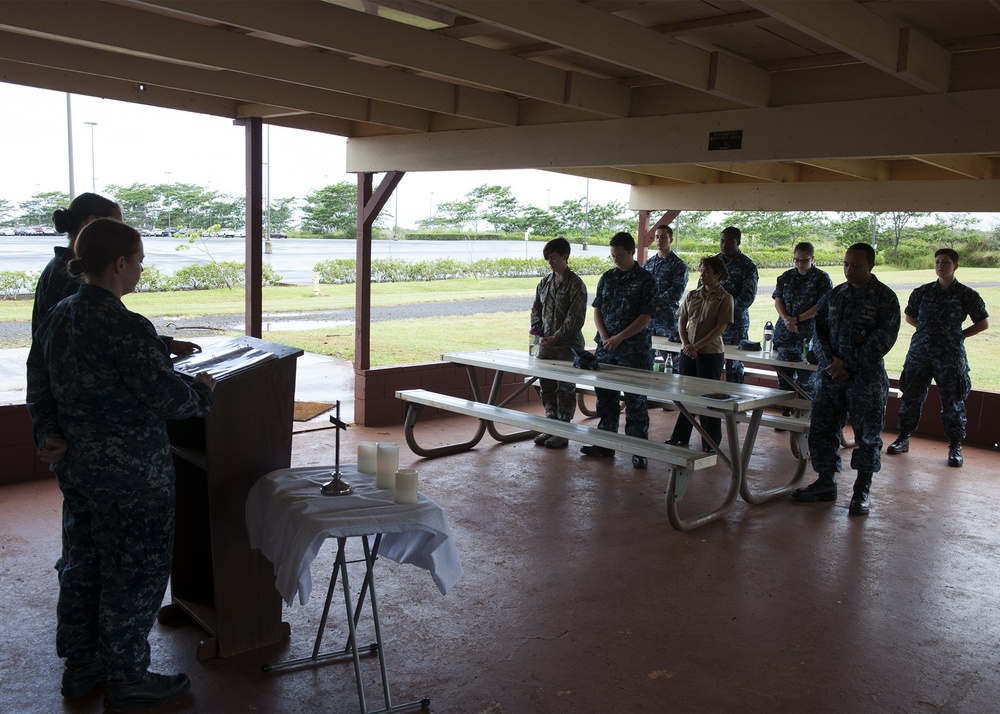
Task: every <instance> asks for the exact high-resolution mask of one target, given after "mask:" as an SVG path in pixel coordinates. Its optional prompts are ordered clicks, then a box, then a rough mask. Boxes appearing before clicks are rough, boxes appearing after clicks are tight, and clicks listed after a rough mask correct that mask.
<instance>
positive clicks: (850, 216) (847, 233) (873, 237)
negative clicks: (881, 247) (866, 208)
mask: <svg viewBox="0 0 1000 714" xmlns="http://www.w3.org/2000/svg"><path fill="white" fill-rule="evenodd" d="M837 215H838V216H839V217H840V220H838V221H837V222H836V225H835V229H836V230H835V235H836V239H837V245H840V246H843V247H844V248H846V247H848V246H851V245H854V244H855V243H868V244H869V245H871V246H872V247H873V248H875V249H878V232H879V220H880V218H881V216H882V213H881V212H879V211H874V212H869V213H862V212H857V211H843V212H840V213H838V214H837Z"/></svg>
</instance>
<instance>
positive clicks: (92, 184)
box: [84, 121, 97, 193]
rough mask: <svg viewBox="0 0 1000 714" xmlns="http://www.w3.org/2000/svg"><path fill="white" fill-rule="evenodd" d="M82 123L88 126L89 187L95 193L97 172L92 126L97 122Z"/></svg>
mask: <svg viewBox="0 0 1000 714" xmlns="http://www.w3.org/2000/svg"><path fill="white" fill-rule="evenodd" d="M84 124H88V125H89V126H90V188H91V190H92V191H93V192H94V193H97V173H96V171H95V170H94V166H95V164H94V127H95V126H97V122H96V121H85V122H84Z"/></svg>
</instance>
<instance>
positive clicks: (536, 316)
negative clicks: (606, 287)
mask: <svg viewBox="0 0 1000 714" xmlns="http://www.w3.org/2000/svg"><path fill="white" fill-rule="evenodd" d="M569 252H570V245H569V241H568V240H566V239H565V238H553V239H552V240H550V241H549V242H548V243H546V244H545V247H544V248H543V249H542V255H543V256H545V260H546V261H548V264H549V267H550V268H551V269H552V272H551V273H549V274H548V275H546V276H545V277H544V278H542V279H541V281H540V282H539V283H538V287H537V288H536V289H535V302H534V304H533V305H532V306H531V327H532V329H533V330H534V334H537V335H539V336H540V337H539V340H538V357H539V358H540V359H560V360H567V361H569V362H572V361H573V348H574V347H576V348H577V349H581V350H582V349H583V348H584V346H585V345H586V342H585V341H584V339H583V323H584V322H586V320H587V286H586V285H585V284H584V282H583V280H581V279H580V276H579V275H577V274H576V273H574V272H573V271H572V270H570V268H569V265H568V264H567V261H568V260H569ZM538 384H539V387H540V388H541V392H542V406H543V407H545V416H546V417H548V418H549V419H558V420H560V421H573V415H574V414H576V384H574V383H573V382H557V381H556V380H554V379H539V380H538ZM535 443H536V444H538V445H539V446H548V447H549V448H552V449H562V448H565V447H566V446H567V445H568V444H569V442H568V441H567V440H566V439H565V438H563V437H561V436H554V435H553V436H550V435H549V434H539V435H538V436H536V437H535Z"/></svg>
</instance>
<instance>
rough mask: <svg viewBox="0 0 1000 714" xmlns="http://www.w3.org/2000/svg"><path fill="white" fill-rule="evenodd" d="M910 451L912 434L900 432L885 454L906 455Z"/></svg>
mask: <svg viewBox="0 0 1000 714" xmlns="http://www.w3.org/2000/svg"><path fill="white" fill-rule="evenodd" d="M909 450H910V432H908V431H901V432H899V437H898V438H897V439H896V440H895V441H894V442H892V443H891V444H889V448H888V449H886V450H885V453H887V454H892V455H893V456H895V455H896V454H905V453H906V452H907V451H909Z"/></svg>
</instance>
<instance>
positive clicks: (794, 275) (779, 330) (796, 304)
mask: <svg viewBox="0 0 1000 714" xmlns="http://www.w3.org/2000/svg"><path fill="white" fill-rule="evenodd" d="M832 288H833V282H832V281H831V280H830V276H829V275H828V274H827V273H826V272H825V271H823V270H820V269H819V268H817V267H816V266H815V265H814V266H812V268H810V269H809V272H808V273H806V274H805V275H802V274H800V273H799V271H798V269H796V268H791V269H790V270H786V271H785V272H784V273H782V274H781V275H779V276H778V281H777V285H776V286H775V288H774V292H773V293H772V294H771V297H772V298H774V299H778V298H781V301H782V302H783V303H784V304H785V311H786V312H787V313H788V314H789V315H800V314H802V313H803V312H805V311H806V310H809V309H810V308H811V307H813V305H816V304H818V303H819V299H820V298H821V297H822V296H824V295H826V294H827V293H828V292H830V290H831V289H832ZM815 326H816V318H810V319H808V320H801V321H799V322H797V323H796V327H797V328H798V330H799V331H798V332H789V331H788V328H787V327H785V323H784V321H783V320H781V319H779V320H777V321H776V322H775V323H774V347H775V349H776V350H777V351H778V357H779V358H780V359H783V360H787V361H788V362H801V361H802V344H803V343H804V342H811V341H812V337H813V332H814V330H815ZM781 371H782V372H784V373H785V374H786V375H788V376H789V377H790V378H791V379H793V380H795V382H797V383H798V385H799V386H800V387H801V388H802V390H803V391H805V392H806V394H812V387H811V382H812V378H813V376H814V374H815V372H813V371H812V370H808V369H788V370H785V369H782V370H781Z"/></svg>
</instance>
